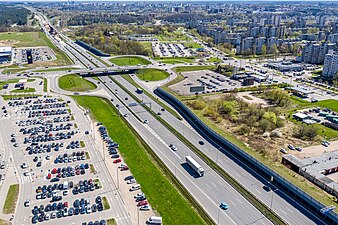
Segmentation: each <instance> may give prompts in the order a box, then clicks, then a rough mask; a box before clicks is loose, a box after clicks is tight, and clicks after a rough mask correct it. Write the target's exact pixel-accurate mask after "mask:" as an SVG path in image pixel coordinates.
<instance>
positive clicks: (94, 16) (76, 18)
mask: <svg viewBox="0 0 338 225" xmlns="http://www.w3.org/2000/svg"><path fill="white" fill-rule="evenodd" d="M151 20H152V18H151V17H149V16H146V15H134V14H132V15H130V14H111V13H80V14H76V15H73V16H71V17H70V18H69V19H68V21H67V24H68V26H84V25H91V24H98V23H107V24H113V23H122V24H129V23H136V24H144V23H145V22H150V21H151Z"/></svg>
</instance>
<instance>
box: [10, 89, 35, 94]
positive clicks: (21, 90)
mask: <svg viewBox="0 0 338 225" xmlns="http://www.w3.org/2000/svg"><path fill="white" fill-rule="evenodd" d="M10 92H11V93H28V92H36V89H35V88H25V89H15V90H12V91H10Z"/></svg>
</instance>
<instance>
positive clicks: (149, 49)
mask: <svg viewBox="0 0 338 225" xmlns="http://www.w3.org/2000/svg"><path fill="white" fill-rule="evenodd" d="M140 43H141V45H143V47H144V49H145V50H146V51H147V52H148V54H149V56H152V55H153V47H152V46H151V42H147V41H142V42H140Z"/></svg>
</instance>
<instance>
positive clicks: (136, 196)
mask: <svg viewBox="0 0 338 225" xmlns="http://www.w3.org/2000/svg"><path fill="white" fill-rule="evenodd" d="M142 196H144V193H143V192H140V193H137V194H136V195H135V196H134V198H139V197H142Z"/></svg>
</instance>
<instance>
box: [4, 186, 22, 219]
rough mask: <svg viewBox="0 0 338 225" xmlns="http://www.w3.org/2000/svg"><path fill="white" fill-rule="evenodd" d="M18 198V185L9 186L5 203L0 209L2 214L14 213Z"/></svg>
mask: <svg viewBox="0 0 338 225" xmlns="http://www.w3.org/2000/svg"><path fill="white" fill-rule="evenodd" d="M18 196H19V184H12V185H11V186H9V189H8V193H7V197H6V201H5V204H4V207H3V209H2V212H3V213H4V214H12V213H14V211H15V206H16V202H17V200H18Z"/></svg>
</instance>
